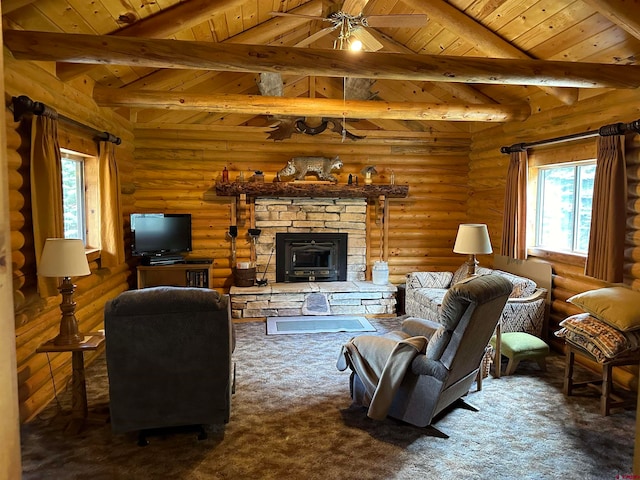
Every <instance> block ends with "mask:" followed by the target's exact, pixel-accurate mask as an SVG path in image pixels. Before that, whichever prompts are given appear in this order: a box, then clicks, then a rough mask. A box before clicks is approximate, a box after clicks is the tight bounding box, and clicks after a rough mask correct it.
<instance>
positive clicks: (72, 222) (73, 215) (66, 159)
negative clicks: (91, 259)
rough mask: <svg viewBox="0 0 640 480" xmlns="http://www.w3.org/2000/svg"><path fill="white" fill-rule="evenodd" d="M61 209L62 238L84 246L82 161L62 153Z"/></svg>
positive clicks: (79, 158) (80, 158)
mask: <svg viewBox="0 0 640 480" xmlns="http://www.w3.org/2000/svg"><path fill="white" fill-rule="evenodd" d="M62 207H63V219H64V237H65V238H80V239H82V240H83V242H84V243H85V244H86V239H87V238H86V227H85V225H86V223H85V218H86V216H85V200H84V160H83V159H82V157H75V156H74V155H71V154H69V153H68V152H64V151H63V152H62Z"/></svg>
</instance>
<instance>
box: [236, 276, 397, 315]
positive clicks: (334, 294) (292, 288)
mask: <svg viewBox="0 0 640 480" xmlns="http://www.w3.org/2000/svg"><path fill="white" fill-rule="evenodd" d="M396 291H397V288H396V287H395V286H394V285H391V284H388V285H375V284H374V283H372V282H365V281H347V282H295V283H274V284H271V285H269V284H268V285H266V286H263V287H257V286H256V287H231V290H230V292H229V293H230V296H231V313H232V317H233V318H238V319H240V318H258V317H289V316H297V315H304V313H303V311H302V307H303V304H304V301H305V299H306V298H307V296H308V295H309V294H311V293H317V292H319V293H324V294H326V295H327V299H328V301H329V307H330V309H331V311H330V314H331V315H374V314H393V313H395V306H396V297H395V294H396Z"/></svg>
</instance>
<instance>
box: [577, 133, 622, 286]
mask: <svg viewBox="0 0 640 480" xmlns="http://www.w3.org/2000/svg"><path fill="white" fill-rule="evenodd" d="M624 142H625V137H624V135H616V136H607V137H598V158H597V164H596V165H597V166H596V175H595V179H594V184H593V207H592V211H591V233H590V235H589V254H588V256H587V263H586V266H585V275H588V276H590V277H594V278H598V279H600V280H604V281H606V282H611V283H617V282H622V280H623V271H622V270H623V266H624V241H625V233H626V231H625V230H626V220H627V218H626V208H627V206H626V202H627V173H626V166H625V158H624Z"/></svg>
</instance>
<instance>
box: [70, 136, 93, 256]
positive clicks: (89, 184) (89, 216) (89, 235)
mask: <svg viewBox="0 0 640 480" xmlns="http://www.w3.org/2000/svg"><path fill="white" fill-rule="evenodd" d="M60 154H61V156H62V161H63V162H64V161H73V162H77V163H78V164H81V166H79V167H78V168H77V169H76V173H77V177H76V178H77V180H78V181H77V182H76V183H77V189H78V191H77V192H76V194H77V195H78V199H79V202H78V209H79V210H81V215H79V218H81V223H82V225H80V229H81V232H82V234H81V235H80V238H81V239H82V241H83V242H84V245H85V248H87V249H91V250H93V249H99V248H100V222H99V205H98V175H97V165H98V159H97V158H96V157H94V156H92V155H87V154H83V153H79V152H76V151H73V150H68V149H66V148H61V149H60ZM63 195H64V192H63ZM63 212H64V198H63ZM65 237H66V232H65Z"/></svg>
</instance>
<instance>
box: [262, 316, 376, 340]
mask: <svg viewBox="0 0 640 480" xmlns="http://www.w3.org/2000/svg"><path fill="white" fill-rule="evenodd" d="M375 331H376V329H375V327H374V326H373V325H371V323H369V321H368V320H367V319H366V318H365V317H360V316H352V315H323V316H299V317H267V335H283V334H294V333H321V332H322V333H337V332H375Z"/></svg>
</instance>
